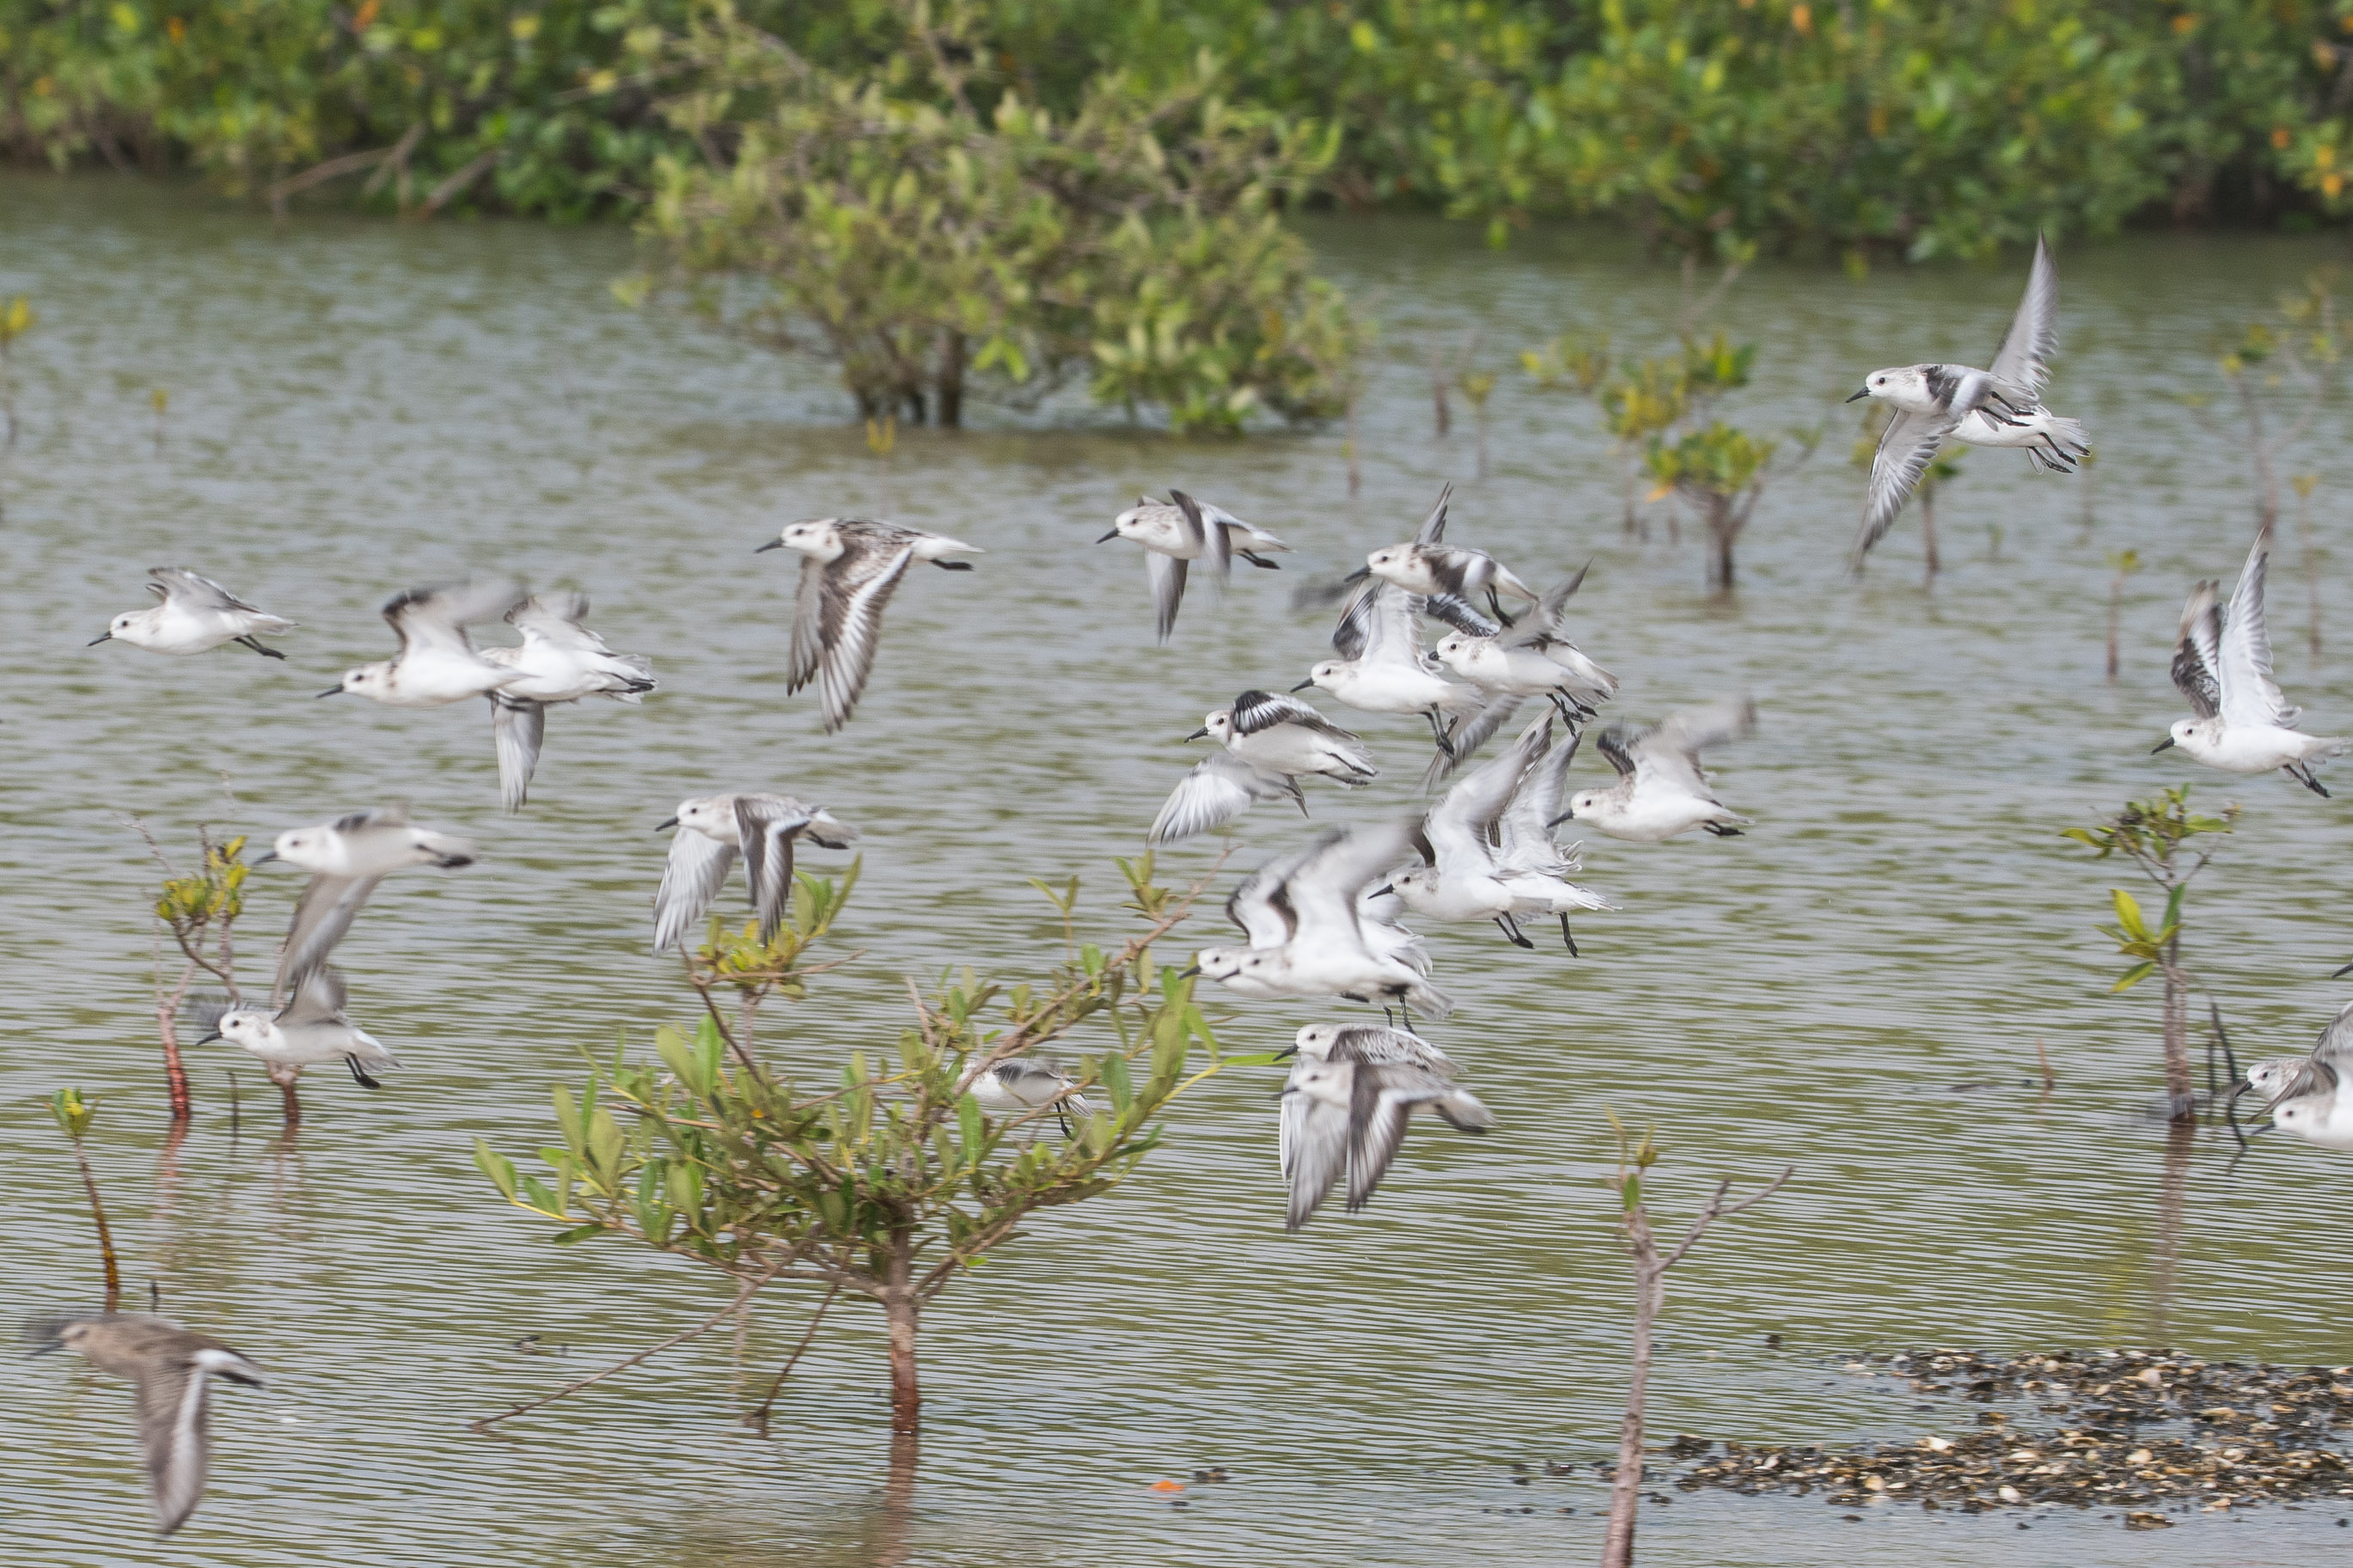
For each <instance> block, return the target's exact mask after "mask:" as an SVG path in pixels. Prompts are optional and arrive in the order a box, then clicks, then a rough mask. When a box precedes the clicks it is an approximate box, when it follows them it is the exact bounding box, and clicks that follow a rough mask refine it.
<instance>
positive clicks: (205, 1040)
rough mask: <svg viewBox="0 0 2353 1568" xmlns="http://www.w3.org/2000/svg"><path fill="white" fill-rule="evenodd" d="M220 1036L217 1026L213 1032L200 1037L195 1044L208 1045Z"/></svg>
mask: <svg viewBox="0 0 2353 1568" xmlns="http://www.w3.org/2000/svg"><path fill="white" fill-rule="evenodd" d="M220 1037H221V1032H220V1030H219V1029H218V1028H217V1027H216V1028H215V1029H214V1030H213V1032H212V1033H211V1034H209V1035H206V1036H203V1037H200V1038H199V1039H198V1040H197V1041H196V1044H198V1045H200V1046H208V1045H210V1044H212V1043H213V1042H214V1041H215V1040H217V1039H219V1038H220Z"/></svg>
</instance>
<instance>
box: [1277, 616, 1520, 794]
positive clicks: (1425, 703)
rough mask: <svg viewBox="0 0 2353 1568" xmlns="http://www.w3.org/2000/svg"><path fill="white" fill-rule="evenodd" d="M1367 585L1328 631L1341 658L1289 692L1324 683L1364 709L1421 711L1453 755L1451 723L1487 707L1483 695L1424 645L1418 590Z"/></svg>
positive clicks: (1326, 662)
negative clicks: (1448, 673)
mask: <svg viewBox="0 0 2353 1568" xmlns="http://www.w3.org/2000/svg"><path fill="white" fill-rule="evenodd" d="M1369 587H1370V590H1371V591H1370V592H1369V593H1368V594H1366V595H1363V596H1362V597H1361V598H1360V599H1359V600H1358V601H1357V603H1356V604H1355V605H1351V606H1350V608H1349V613H1348V614H1345V615H1343V616H1341V617H1340V625H1339V626H1338V628H1337V629H1336V630H1335V631H1334V632H1333V634H1332V646H1333V647H1334V648H1335V649H1336V650H1337V651H1338V653H1339V655H1340V657H1339V658H1327V659H1325V660H1324V661H1323V662H1322V663H1320V664H1318V665H1316V666H1315V668H1313V669H1311V670H1310V671H1308V674H1307V679H1304V680H1303V681H1301V682H1300V683H1299V684H1298V685H1296V686H1294V687H1293V688H1292V690H1293V691H1304V690H1306V689H1308V688H1309V687H1311V686H1316V687H1321V688H1323V689H1324V690H1326V691H1328V692H1330V693H1331V694H1332V695H1333V696H1335V697H1336V698H1338V699H1339V700H1341V701H1343V702H1345V703H1346V704H1347V705H1348V706H1349V707H1351V708H1356V709H1361V710H1364V711H1365V712H1367V713H1419V714H1420V715H1421V716H1422V717H1423V718H1424V719H1426V720H1428V721H1430V734H1431V735H1432V736H1433V737H1434V738H1435V739H1436V740H1437V742H1438V749H1439V750H1440V751H1441V752H1446V753H1448V754H1449V755H1452V754H1454V752H1456V751H1457V750H1458V744H1457V742H1456V741H1455V740H1454V739H1451V738H1450V736H1449V735H1448V732H1447V731H1448V721H1449V720H1450V719H1451V718H1454V717H1456V716H1458V715H1461V714H1464V713H1470V712H1475V711H1477V710H1481V709H1482V708H1484V707H1485V706H1486V705H1487V696H1486V694H1485V693H1484V692H1482V691H1481V690H1480V689H1478V688H1477V687H1475V686H1461V685H1457V684H1456V683H1455V682H1453V681H1451V680H1449V679H1446V678H1445V677H1444V676H1442V675H1440V673H1439V672H1438V661H1437V660H1435V659H1433V658H1430V656H1429V655H1428V654H1427V653H1425V652H1423V651H1422V647H1421V636H1420V633H1419V631H1418V630H1416V627H1415V620H1414V616H1415V615H1416V613H1417V611H1418V610H1419V605H1420V602H1421V601H1420V599H1419V597H1418V596H1417V595H1412V594H1409V593H1407V592H1406V591H1405V590H1404V589H1402V588H1400V587H1398V586H1397V584H1393V583H1389V582H1379V583H1375V584H1369ZM1359 606H1361V613H1359Z"/></svg>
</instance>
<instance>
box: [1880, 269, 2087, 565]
mask: <svg viewBox="0 0 2353 1568" xmlns="http://www.w3.org/2000/svg"><path fill="white" fill-rule="evenodd" d="M2058 348H2059V268H2057V267H2056V266H2055V265H2053V264H2052V260H2051V249H2050V247H2049V246H2047V245H2046V244H2045V243H2044V242H2043V240H2042V237H2041V236H2040V235H2037V236H2036V237H2035V240H2034V264H2033V266H2032V268H2030V269H2029V270H2028V272H2027V275H2026V297H2025V298H2024V299H2022V300H2020V301H2019V305H2018V314H2017V315H2015V316H2014V317H2012V318H2011V319H2010V331H2007V332H2005V333H2003V334H2002V340H2001V346H2000V348H1998V349H1996V350H1995V351H1994V356H1993V368H1992V369H1991V370H1972V369H1970V368H1969V367H1968V366H1967V365H1957V364H1915V365H1905V366H1903V367H1900V368H1897V369H1893V370H1879V371H1873V372H1872V373H1871V374H1870V375H1869V376H1868V377H1866V378H1865V379H1864V381H1863V385H1862V391H1861V392H1858V393H1856V394H1855V395H1854V396H1852V397H1850V398H1848V399H1847V401H1848V402H1849V403H1852V402H1854V401H1855V400H1856V399H1857V398H1863V397H1871V398H1876V399H1878V400H1879V401H1881V402H1883V403H1885V404H1887V405H1889V406H1890V407H1891V408H1892V409H1893V410H1894V412H1893V414H1892V415H1891V416H1890V417H1889V419H1888V421H1887V427H1886V429H1884V430H1883V431H1882V432H1881V433H1880V437H1879V448H1878V450H1877V452H1875V453H1874V454H1873V457H1872V460H1871V485H1870V489H1869V490H1868V491H1867V493H1866V495H1865V497H1864V500H1863V506H1862V532H1861V533H1859V534H1858V535H1857V536H1856V538H1855V542H1854V554H1853V559H1854V561H1855V563H1857V564H1860V563H1862V558H1863V556H1864V555H1866V554H1868V553H1869V552H1870V550H1871V547H1872V546H1873V545H1874V544H1876V543H1878V542H1879V541H1880V538H1881V536H1882V535H1883V534H1885V533H1886V531H1887V530H1888V528H1889V527H1890V526H1891V525H1892V524H1893V523H1894V521H1895V516H1896V513H1898V512H1900V511H1902V510H1904V502H1905V500H1906V499H1907V498H1909V497H1910V495H1911V494H1912V491H1913V489H1914V487H1915V486H1916V485H1918V484H1919V482H1920V476H1921V475H1923V474H1925V473H1926V472H1927V471H1928V465H1929V464H1930V463H1931V462H1933V461H1935V460H1936V448H1937V447H1940V446H1942V445H1943V444H1944V442H1945V441H1946V440H1947V438H1950V439H1952V440H1955V441H1959V442H1962V443H1963V444H1965V445H1968V446H1971V447H2023V448H2024V449H2025V452H2026V456H2027V459H2028V461H2029V462H2030V463H2033V464H2039V465H2040V466H2042V467H2043V468H2049V469H2051V470H2052V472H2054V473H2062V472H2067V471H2070V470H2072V469H2073V468H2074V466H2075V464H2076V462H2077V460H2078V459H2080V458H2083V457H2084V454H2086V453H2088V452H2089V451H2091V449H2092V447H2091V442H2090V440H2089V438H2088V437H2086V436H2085V435H2084V426H2083V425H2082V424H2081V423H2080V422H2078V421H2076V420H2073V419H2062V418H2060V417H2059V416H2057V415H2055V414H2052V412H2051V411H2050V410H2049V409H2047V408H2045V407H2043V406H2042V384H2043V383H2044V382H2045V381H2047V380H2048V379H2049V378H2050V374H2051V356H2052V354H2054V353H2057V352H2058Z"/></svg>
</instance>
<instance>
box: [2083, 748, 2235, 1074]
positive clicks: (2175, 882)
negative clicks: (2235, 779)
mask: <svg viewBox="0 0 2353 1568" xmlns="http://www.w3.org/2000/svg"><path fill="white" fill-rule="evenodd" d="M2238 816H2239V807H2238V806H2237V805H2235V804H2233V805H2225V806H2224V807H2223V808H2222V813H2221V816H2200V815H2199V814H2197V813H2196V812H2194V811H2192V810H2191V809H2190V808H2189V786H2188V785H2187V784H2179V785H2176V786H2175V787H2173V788H2171V789H2168V790H2166V791H2164V792H2162V793H2161V794H2158V795H2152V796H2150V797H2149V798H2148V799H2147V800H2136V801H2128V802H2126V805H2125V807H2124V809H2123V810H2122V811H2119V812H2117V813H2116V815H2115V816H2110V817H2105V818H2104V819H2102V820H2101V821H2099V822H2097V823H2094V825H2093V826H2089V827H2070V828H2068V829H2067V830H2066V831H2065V833H2064V835H2063V837H2068V838H2072V839H2073V840H2074V841H2075V842H2076V843H2078V844H2081V845H2084V846H2085V847H2088V848H2091V849H2094V850H2097V851H2098V852H2099V857H2100V858H2101V859H2103V860H2105V859H2107V858H2110V857H2112V856H2121V857H2123V858H2126V859H2127V860H2129V861H2131V862H2132V864H2133V866H2134V868H2136V869H2137V870H2138V871H2139V872H2140V873H2141V875H2142V876H2144V877H2147V879H2149V880H2150V881H2151V882H2153V883H2155V884H2156V885H2157V889H2158V891H2159V892H2160V893H2162V894H2163V895H2164V896H2165V909H2164V912H2163V913H2162V914H2161V915H2159V916H2158V918H2156V919H2155V920H2152V919H2150V918H2149V917H2148V915H2147V914H2146V913H2145V912H2143V910H2142V909H2141V906H2140V902H2139V900H2137V899H2135V898H2134V897H2133V896H2132V895H2131V894H2130V893H2128V892H2126V890H2125V889H2122V888H2111V889H2108V898H2109V901H2110V903H2111V905H2112V906H2113V908H2114V909H2115V910H2116V924H2115V925H2112V926H2102V927H2100V928H2099V930H2100V932H2101V934H2102V935H2104V936H2105V937H2107V938H2108V939H2109V940H2111V941H2112V942H2115V943H2116V951H2117V952H2119V953H2121V954H2122V955H2123V956H2124V957H2125V958H2126V959H2127V960H2129V961H2130V962H2129V963H2128V964H2127V966H2126V969H2125V972H2124V973H2123V974H2122V975H2120V976H2119V977H2118V978H2117V980H2116V984H2113V985H2111V986H2110V987H2109V988H2108V992H2109V994H2111V995H2116V994H2122V993H2124V992H2126V991H2129V990H2131V989H2132V988H2133V987H2134V986H2136V985H2137V984H2140V983H2141V982H2142V981H2144V980H2146V979H2147V978H2148V977H2149V976H2150V975H2152V974H2156V975H2160V976H2162V977H2163V979H2164V981H2165V1095H2166V1107H2167V1114H2168V1116H2169V1117H2171V1118H2172V1119H2173V1120H2174V1121H2190V1120H2194V1118H2195V1117H2196V1114H2197V1100H2196V1096H2195V1095H2194V1093H2193V1092H2192V1090H2191V1089H2190V1083H2189V992H2190V977H2189V970H2188V969H2187V968H2186V967H2185V966H2184V965H2183V963H2182V962H2181V922H2182V900H2184V899H2185V898H2186V897H2187V896H2188V894H2189V884H2190V882H2191V881H2192V880H2193V879H2196V877H2197V875H2198V873H2199V872H2200V871H2202V870H2204V869H2205V868H2206V864H2207V862H2208V861H2210V860H2211V859H2213V858H2214V854H2215V850H2216V849H2218V848H2219V847H2220V846H2219V845H2216V846H2210V847H2203V848H2196V849H2193V848H2191V847H2190V846H2191V843H2192V841H2193V840H2195V839H2199V838H2203V837H2210V836H2211V835H2215V834H2222V833H2228V832H2230V831H2231V826H2232V823H2234V822H2236V821H2237V820H2238Z"/></svg>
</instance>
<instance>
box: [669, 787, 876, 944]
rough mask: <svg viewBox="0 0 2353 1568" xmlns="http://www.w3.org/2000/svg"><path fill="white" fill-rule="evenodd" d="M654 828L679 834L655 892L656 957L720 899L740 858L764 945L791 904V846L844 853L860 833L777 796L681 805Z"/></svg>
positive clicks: (705, 797)
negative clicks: (798, 842)
mask: <svg viewBox="0 0 2353 1568" xmlns="http://www.w3.org/2000/svg"><path fill="white" fill-rule="evenodd" d="M660 826H661V828H670V827H675V828H677V829H678V831H677V832H676V833H675V834H673V835H672V836H671V837H670V861H669V863H668V864H667V865H665V866H664V867H663V868H662V879H661V887H660V888H659V889H658V890H657V891H656V892H655V894H654V952H657V953H660V952H669V951H670V949H671V948H673V947H677V946H679V945H681V943H682V942H684V941H685V939H686V933H687V931H688V930H689V929H690V928H691V927H692V926H693V924H694V922H695V921H699V920H701V919H702V915H703V911H704V910H708V909H710V908H711V905H712V900H716V899H717V898H718V897H719V889H721V888H722V887H723V886H724V885H725V884H726V881H727V868H729V867H730V866H733V864H734V863H735V857H736V856H738V855H741V856H743V858H744V879H745V880H746V881H747V882H749V883H750V884H751V894H752V907H753V909H754V910H756V911H757V912H758V914H759V917H760V940H761V941H762V942H769V941H773V940H774V939H775V937H776V931H777V928H778V927H780V926H782V925H783V924H784V922H785V911H786V910H787V909H789V908H790V907H791V904H792V896H793V841H794V840H795V839H797V838H801V837H807V839H808V840H809V842H810V843H812V844H822V845H823V846H825V847H827V848H828V849H847V848H849V847H850V846H851V845H852V844H855V843H857V842H858V829H856V828H855V827H852V826H849V824H848V823H846V822H840V821H837V820H836V819H835V818H834V817H833V816H829V815H828V813H827V812H826V810H825V808H824V807H822V806H816V805H803V804H802V803H801V802H799V801H797V800H795V799H793V798H792V797H791V796H789V795H754V794H740V795H703V796H702V797H701V798H699V799H694V800H682V801H680V802H679V803H678V815H677V816H672V817H670V819H669V820H668V821H666V822H664V823H662V824H661V825H660ZM659 830H660V829H659V828H657V829H656V831H659Z"/></svg>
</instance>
